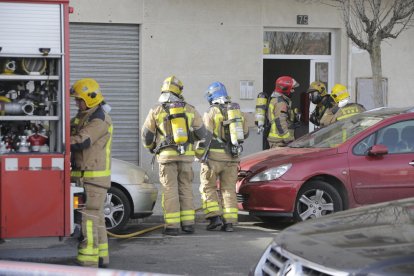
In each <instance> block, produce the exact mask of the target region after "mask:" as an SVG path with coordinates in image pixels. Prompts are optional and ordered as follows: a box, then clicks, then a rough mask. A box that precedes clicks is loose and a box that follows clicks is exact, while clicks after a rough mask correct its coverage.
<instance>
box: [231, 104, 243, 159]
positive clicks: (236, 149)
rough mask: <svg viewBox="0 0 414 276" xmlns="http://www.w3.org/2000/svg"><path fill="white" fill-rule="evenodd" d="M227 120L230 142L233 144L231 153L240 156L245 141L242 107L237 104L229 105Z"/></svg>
mask: <svg viewBox="0 0 414 276" xmlns="http://www.w3.org/2000/svg"><path fill="white" fill-rule="evenodd" d="M227 119H228V122H229V132H230V142H231V144H232V147H231V153H232V154H233V155H239V154H240V153H241V150H242V147H241V146H240V144H241V143H243V141H244V132H243V119H242V114H241V112H240V105H239V104H237V103H229V104H228V105H227Z"/></svg>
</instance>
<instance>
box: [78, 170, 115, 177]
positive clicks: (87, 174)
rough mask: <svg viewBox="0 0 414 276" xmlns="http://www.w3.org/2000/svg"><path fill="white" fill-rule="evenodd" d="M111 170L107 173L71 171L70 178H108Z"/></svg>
mask: <svg viewBox="0 0 414 276" xmlns="http://www.w3.org/2000/svg"><path fill="white" fill-rule="evenodd" d="M110 175H111V170H107V171H71V172H70V176H73V177H104V176H110Z"/></svg>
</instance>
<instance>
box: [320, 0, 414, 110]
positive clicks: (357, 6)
mask: <svg viewBox="0 0 414 276" xmlns="http://www.w3.org/2000/svg"><path fill="white" fill-rule="evenodd" d="M324 2H326V1H324ZM328 2H331V4H332V3H333V4H334V5H336V6H337V7H339V8H340V9H341V11H342V16H343V20H344V23H345V27H346V32H347V35H348V37H349V38H350V39H351V40H352V41H353V42H354V43H355V44H356V45H357V46H358V47H359V48H361V49H363V50H366V51H367V52H368V53H369V57H370V61H371V70H372V78H373V88H374V99H373V100H374V104H375V107H380V106H384V105H385V99H384V97H383V87H382V64H381V43H382V41H384V40H386V39H390V38H394V39H395V38H397V37H398V36H399V35H400V34H401V33H402V32H403V31H404V30H406V29H407V28H409V27H411V26H412V25H410V24H411V23H412V19H413V18H412V17H413V13H414V1H413V0H328Z"/></svg>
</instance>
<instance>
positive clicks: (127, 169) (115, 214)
mask: <svg viewBox="0 0 414 276" xmlns="http://www.w3.org/2000/svg"><path fill="white" fill-rule="evenodd" d="M157 196H158V190H157V188H156V187H155V185H154V184H153V183H150V182H149V178H148V175H147V174H146V172H145V170H144V169H142V168H141V167H138V166H136V165H134V164H132V163H129V162H126V161H122V160H119V159H115V158H112V170H111V188H110V189H109V190H108V194H107V197H106V201H105V206H104V213H105V221H106V229H107V230H108V231H110V232H111V233H119V232H120V231H121V230H122V229H123V228H124V226H125V225H126V223H127V222H128V220H129V219H130V218H132V219H135V218H144V217H148V216H150V215H152V212H153V208H154V206H155V202H156V200H157Z"/></svg>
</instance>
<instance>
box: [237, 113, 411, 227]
mask: <svg viewBox="0 0 414 276" xmlns="http://www.w3.org/2000/svg"><path fill="white" fill-rule="evenodd" d="M413 196H414V108H380V109H375V110H371V111H367V112H364V113H361V114H358V115H355V116H353V117H350V118H348V119H345V120H342V121H338V122H336V123H334V124H332V125H330V126H327V127H325V128H322V129H319V130H317V131H314V132H312V133H309V134H307V135H305V136H303V137H301V138H300V139H298V140H296V141H294V142H292V143H290V144H289V146H288V147H285V148H274V149H270V150H265V151H263V152H259V153H256V154H252V155H249V156H246V157H244V158H242V160H241V163H240V170H239V180H238V183H237V197H238V202H239V209H241V210H244V211H248V212H249V213H250V215H253V216H257V217H259V218H261V219H262V220H264V221H270V220H273V219H274V218H275V217H289V218H294V219H295V220H296V221H302V220H307V219H311V218H317V217H321V216H324V215H327V214H330V213H333V212H337V211H341V210H345V209H349V208H354V207H357V206H360V205H364V204H371V203H377V202H383V201H388V200H393V199H400V198H406V197H413Z"/></svg>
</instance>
